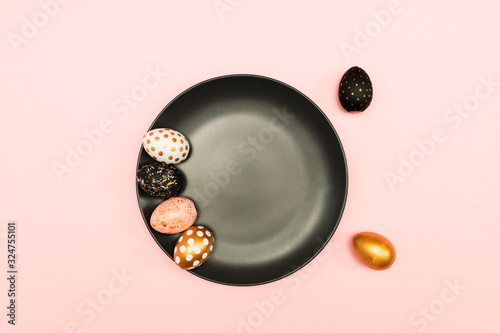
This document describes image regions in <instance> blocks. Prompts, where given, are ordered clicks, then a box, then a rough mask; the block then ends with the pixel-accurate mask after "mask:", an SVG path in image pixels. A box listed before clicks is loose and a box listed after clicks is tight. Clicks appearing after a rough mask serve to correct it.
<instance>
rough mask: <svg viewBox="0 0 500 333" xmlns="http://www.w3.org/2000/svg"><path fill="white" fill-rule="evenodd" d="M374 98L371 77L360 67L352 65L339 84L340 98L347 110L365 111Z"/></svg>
mask: <svg viewBox="0 0 500 333" xmlns="http://www.w3.org/2000/svg"><path fill="white" fill-rule="evenodd" d="M372 98H373V87H372V82H371V80H370V77H369V76H368V74H366V72H365V71H364V70H363V69H361V68H359V67H351V68H350V69H349V70H347V72H345V74H344V76H342V80H341V81H340V85H339V100H340V104H342V107H343V108H344V109H346V110H347V111H364V110H366V108H368V106H369V105H370V103H371V101H372Z"/></svg>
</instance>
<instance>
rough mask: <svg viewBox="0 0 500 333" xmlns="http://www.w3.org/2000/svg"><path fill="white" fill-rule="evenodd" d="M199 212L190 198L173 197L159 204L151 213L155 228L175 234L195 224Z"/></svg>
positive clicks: (152, 223) (151, 221)
mask: <svg viewBox="0 0 500 333" xmlns="http://www.w3.org/2000/svg"><path fill="white" fill-rule="evenodd" d="M197 215H198V212H197V211H196V207H195V206H194V203H193V202H192V201H191V200H189V199H188V198H183V197H173V198H170V199H168V200H166V201H164V202H162V203H161V204H159V205H158V206H157V207H156V208H155V210H154V211H153V214H152V215H151V219H150V224H151V227H153V229H155V230H156V231H158V232H161V233H164V234H175V233H178V232H181V231H183V230H186V229H187V228H189V227H190V226H192V225H193V223H194V221H195V220H196V216H197Z"/></svg>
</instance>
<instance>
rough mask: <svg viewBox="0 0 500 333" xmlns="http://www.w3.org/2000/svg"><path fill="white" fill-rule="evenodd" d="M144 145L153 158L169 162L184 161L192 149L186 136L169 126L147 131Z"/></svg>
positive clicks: (143, 140)
mask: <svg viewBox="0 0 500 333" xmlns="http://www.w3.org/2000/svg"><path fill="white" fill-rule="evenodd" d="M142 145H143V146H144V149H146V152H147V153H148V154H149V155H150V156H151V157H152V158H154V159H155V160H157V161H159V162H164V163H167V164H177V163H180V162H182V161H184V160H185V159H186V158H187V157H188V155H189V151H190V146H189V142H188V140H187V139H186V137H185V136H184V135H183V134H182V133H180V132H177V131H175V130H173V129H169V128H156V129H153V130H151V131H149V132H147V133H146V134H145V135H144V137H143V138H142Z"/></svg>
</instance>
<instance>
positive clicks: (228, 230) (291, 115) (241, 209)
mask: <svg viewBox="0 0 500 333" xmlns="http://www.w3.org/2000/svg"><path fill="white" fill-rule="evenodd" d="M160 127H167V128H173V129H175V130H178V131H180V132H181V133H183V134H184V135H185V136H186V137H187V138H188V140H189V141H190V143H191V148H192V150H191V153H190V155H189V158H188V159H187V160H186V161H185V162H183V163H181V164H178V165H177V167H178V168H179V169H180V170H182V172H184V174H185V176H186V178H187V186H186V188H185V190H184V191H183V192H182V193H181V196H185V197H188V198H190V199H192V200H193V201H194V203H195V205H196V207H197V210H198V218H197V220H196V222H195V225H204V226H206V227H208V228H209V229H210V230H212V231H213V234H214V237H215V246H214V252H213V253H212V255H211V256H210V257H209V258H208V260H207V261H206V262H205V263H204V264H202V265H201V266H200V267H198V268H195V269H193V270H191V271H189V272H191V273H192V274H194V275H197V276H199V277H201V278H204V279H207V280H209V281H212V282H217V283H222V284H228V285H237V286H247V285H257V284H263V283H267V282H272V281H275V280H277V279H280V278H282V277H284V276H287V275H289V274H291V273H293V272H295V271H297V270H298V269H300V268H301V267H302V266H304V265H305V264H307V262H309V261H310V260H311V259H312V258H314V257H315V256H316V255H317V254H318V253H319V252H320V251H321V249H322V248H323V247H324V246H325V245H326V244H327V243H328V241H329V239H330V238H331V237H332V235H333V233H334V232H335V229H336V228H337V226H338V224H339V221H340V218H341V216H342V212H343V209H344V205H345V201H346V197H347V165H346V160H345V155H344V151H343V149H342V145H341V143H340V140H339V137H338V136H337V134H336V132H335V130H334V128H333V127H332V125H331V124H330V122H329V121H328V119H327V118H326V117H325V115H324V114H323V112H322V111H321V110H320V109H319V108H318V107H317V106H316V105H315V104H314V103H313V102H312V101H311V100H310V99H308V98H307V97H306V96H304V95H303V94H302V93H300V92H299V91H297V90H296V89H294V88H292V87H290V86H288V85H286V84H284V83H282V82H279V81H276V80H274V79H270V78H267V77H262V76H256V75H229V76H222V77H217V78H214V79H210V80H207V81H204V82H201V83H199V84H197V85H195V86H193V87H191V88H189V89H188V90H186V91H184V92H183V93H181V94H180V95H179V96H177V97H176V98H175V99H174V100H173V101H172V102H170V104H168V105H167V106H166V107H165V108H164V109H163V111H162V112H161V113H160V114H159V116H158V117H157V118H156V119H155V121H154V122H153V124H152V125H151V128H150V129H153V128H160ZM153 162H154V160H153V159H152V158H151V157H150V156H149V155H148V154H147V153H146V152H145V151H144V150H143V149H142V147H141V151H140V153H139V160H138V164H137V167H138V168H139V167H141V166H143V165H144V164H149V163H153ZM137 196H138V201H139V207H140V209H141V212H142V215H143V217H144V221H145V222H146V226H147V227H148V229H149V231H150V232H151V235H152V236H153V238H154V239H155V240H156V242H157V243H158V245H160V247H161V248H162V249H163V251H165V253H166V254H167V255H168V256H169V257H170V258H172V254H173V249H174V246H175V243H176V241H177V239H178V238H179V235H180V234H175V235H166V234H161V233H159V232H157V231H155V230H153V229H152V228H151V226H150V224H149V219H150V217H151V214H152V212H153V210H154V209H155V207H156V206H157V205H158V204H160V203H161V202H162V200H161V199H157V198H154V197H151V196H149V195H147V194H146V193H145V192H144V191H142V190H140V189H139V188H137Z"/></svg>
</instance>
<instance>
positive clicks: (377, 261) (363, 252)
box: [352, 232, 396, 270]
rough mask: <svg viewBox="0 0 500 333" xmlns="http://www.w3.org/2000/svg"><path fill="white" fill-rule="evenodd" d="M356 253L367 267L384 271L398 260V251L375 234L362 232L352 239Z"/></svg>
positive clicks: (387, 241)
mask: <svg viewBox="0 0 500 333" xmlns="http://www.w3.org/2000/svg"><path fill="white" fill-rule="evenodd" d="M352 245H353V247H354V253H355V254H356V256H357V257H358V259H359V260H360V261H361V262H362V263H363V264H365V265H366V266H368V267H370V268H372V269H376V270H384V269H387V268H389V267H391V265H392V264H393V263H394V260H396V250H395V249H394V246H393V245H392V243H391V242H389V240H388V239H387V238H385V237H384V236H382V235H379V234H376V233H374V232H360V233H359V234H356V235H355V236H354V237H353V239H352Z"/></svg>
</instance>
